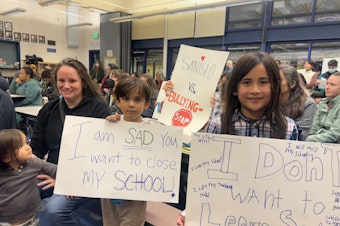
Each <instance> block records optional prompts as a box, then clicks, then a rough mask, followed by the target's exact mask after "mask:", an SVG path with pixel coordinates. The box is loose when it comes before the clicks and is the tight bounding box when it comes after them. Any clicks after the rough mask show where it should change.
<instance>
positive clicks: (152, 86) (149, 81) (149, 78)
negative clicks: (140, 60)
mask: <svg viewBox="0 0 340 226" xmlns="http://www.w3.org/2000/svg"><path fill="white" fill-rule="evenodd" d="M140 78H146V83H147V84H148V86H149V88H150V90H151V92H153V91H154V90H156V89H157V84H156V82H155V79H154V78H153V77H152V76H151V75H149V74H142V75H141V76H140Z"/></svg>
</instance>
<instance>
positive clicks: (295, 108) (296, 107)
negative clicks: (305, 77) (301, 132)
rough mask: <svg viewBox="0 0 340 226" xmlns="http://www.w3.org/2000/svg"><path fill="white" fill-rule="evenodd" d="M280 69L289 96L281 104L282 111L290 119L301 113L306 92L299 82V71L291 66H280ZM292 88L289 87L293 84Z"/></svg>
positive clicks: (297, 116)
mask: <svg viewBox="0 0 340 226" xmlns="http://www.w3.org/2000/svg"><path fill="white" fill-rule="evenodd" d="M280 71H281V72H282V73H283V75H284V76H285V78H286V81H287V86H288V88H289V89H290V97H289V99H288V101H286V103H283V104H281V110H282V113H283V114H284V115H285V116H287V117H289V118H292V119H297V118H299V117H300V116H302V115H303V112H304V109H305V102H306V98H307V94H306V93H305V90H304V89H303V88H302V84H300V80H299V73H298V72H297V71H296V69H295V68H294V67H292V66H282V67H280ZM294 83H295V86H294V87H293V88H290V87H292V86H293V85H294Z"/></svg>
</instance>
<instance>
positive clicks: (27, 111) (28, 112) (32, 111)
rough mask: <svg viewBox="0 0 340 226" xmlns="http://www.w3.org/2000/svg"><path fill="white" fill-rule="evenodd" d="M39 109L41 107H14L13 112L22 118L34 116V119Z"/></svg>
mask: <svg viewBox="0 0 340 226" xmlns="http://www.w3.org/2000/svg"><path fill="white" fill-rule="evenodd" d="M41 108H42V106H24V107H15V112H16V113H19V114H22V115H24V116H34V117H36V116H37V115H38V113H39V111H40V109H41Z"/></svg>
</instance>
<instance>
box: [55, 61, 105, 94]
mask: <svg viewBox="0 0 340 226" xmlns="http://www.w3.org/2000/svg"><path fill="white" fill-rule="evenodd" d="M62 66H69V67H72V68H74V69H75V70H76V71H77V73H78V75H79V76H80V78H81V80H82V84H83V96H84V97H100V98H102V97H101V96H100V94H99V92H98V87H97V86H96V85H95V84H94V83H93V81H92V80H91V77H90V75H89V73H88V71H87V69H86V67H85V65H84V64H82V63H81V62H80V61H78V60H76V59H72V58H66V59H63V60H62V61H61V62H60V63H59V64H57V65H56V66H55V67H54V70H53V74H54V80H55V83H56V84H57V81H58V71H59V69H60V68H61V67H62Z"/></svg>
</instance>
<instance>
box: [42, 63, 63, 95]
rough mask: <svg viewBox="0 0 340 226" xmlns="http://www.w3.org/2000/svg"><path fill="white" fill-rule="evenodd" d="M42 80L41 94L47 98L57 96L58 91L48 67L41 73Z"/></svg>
mask: <svg viewBox="0 0 340 226" xmlns="http://www.w3.org/2000/svg"><path fill="white" fill-rule="evenodd" d="M41 79H42V81H43V83H42V85H41V95H42V96H43V97H47V98H48V100H49V101H50V100H55V99H58V98H59V92H58V90H57V87H56V86H55V84H54V80H53V75H52V72H51V70H50V69H44V70H43V72H42V75H41Z"/></svg>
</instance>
